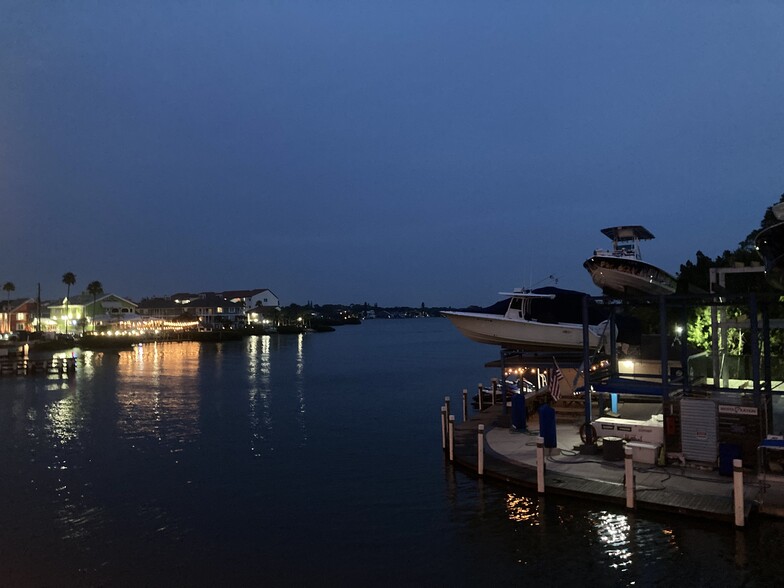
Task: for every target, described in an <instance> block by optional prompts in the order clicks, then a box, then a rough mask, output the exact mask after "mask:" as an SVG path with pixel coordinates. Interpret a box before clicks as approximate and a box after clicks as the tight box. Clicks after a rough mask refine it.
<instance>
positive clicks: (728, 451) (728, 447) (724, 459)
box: [719, 443, 742, 476]
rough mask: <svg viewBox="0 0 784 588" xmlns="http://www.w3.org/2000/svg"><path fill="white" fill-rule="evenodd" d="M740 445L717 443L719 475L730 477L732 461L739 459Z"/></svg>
mask: <svg viewBox="0 0 784 588" xmlns="http://www.w3.org/2000/svg"><path fill="white" fill-rule="evenodd" d="M741 457H742V456H741V450H740V445H738V444H737V443H719V474H720V475H722V476H731V475H732V469H733V468H732V461H733V460H735V459H741Z"/></svg>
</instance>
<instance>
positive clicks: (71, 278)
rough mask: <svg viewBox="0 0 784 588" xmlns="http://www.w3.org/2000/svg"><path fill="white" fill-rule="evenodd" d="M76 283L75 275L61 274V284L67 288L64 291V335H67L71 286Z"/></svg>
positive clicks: (71, 273) (70, 273)
mask: <svg viewBox="0 0 784 588" xmlns="http://www.w3.org/2000/svg"><path fill="white" fill-rule="evenodd" d="M75 283H76V275H75V274H74V273H73V272H65V273H64V274H63V284H65V285H66V286H67V287H68V288H67V290H66V291H65V334H66V335H67V334H68V321H69V319H70V316H69V315H68V307H69V305H70V303H71V286H73V285H74V284H75Z"/></svg>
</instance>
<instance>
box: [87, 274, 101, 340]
mask: <svg viewBox="0 0 784 588" xmlns="http://www.w3.org/2000/svg"><path fill="white" fill-rule="evenodd" d="M87 291H88V292H89V293H90V294H92V295H93V334H95V300H96V298H98V294H103V285H101V282H90V283H89V284H87Z"/></svg>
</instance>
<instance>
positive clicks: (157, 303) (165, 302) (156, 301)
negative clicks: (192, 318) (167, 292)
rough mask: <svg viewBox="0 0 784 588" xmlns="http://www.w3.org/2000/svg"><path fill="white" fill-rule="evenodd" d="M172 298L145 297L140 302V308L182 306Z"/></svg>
mask: <svg viewBox="0 0 784 588" xmlns="http://www.w3.org/2000/svg"><path fill="white" fill-rule="evenodd" d="M181 306H182V305H181V304H177V303H176V302H175V301H174V300H172V299H171V298H145V299H144V300H142V301H141V302H140V303H139V308H180V307H181Z"/></svg>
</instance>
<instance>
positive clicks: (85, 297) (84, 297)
mask: <svg viewBox="0 0 784 588" xmlns="http://www.w3.org/2000/svg"><path fill="white" fill-rule="evenodd" d="M107 298H112V299H116V300H120V301H122V302H125V303H127V304H128V306H137V304H136V303H135V302H133V301H131V300H128V299H127V298H123V297H122V296H118V295H117V294H111V293H109V294H102V295H99V296H96V298H95V302H96V303H98V302H101V301H102V300H106V299H107ZM92 303H93V295H92V294H90V293H88V292H82V293H81V294H78V295H76V296H71V298H69V299H68V305H69V306H87V305H89V304H92ZM51 306H53V307H59V306H65V304H64V303H63V302H60V303H59V304H51V305H50V307H51Z"/></svg>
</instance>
